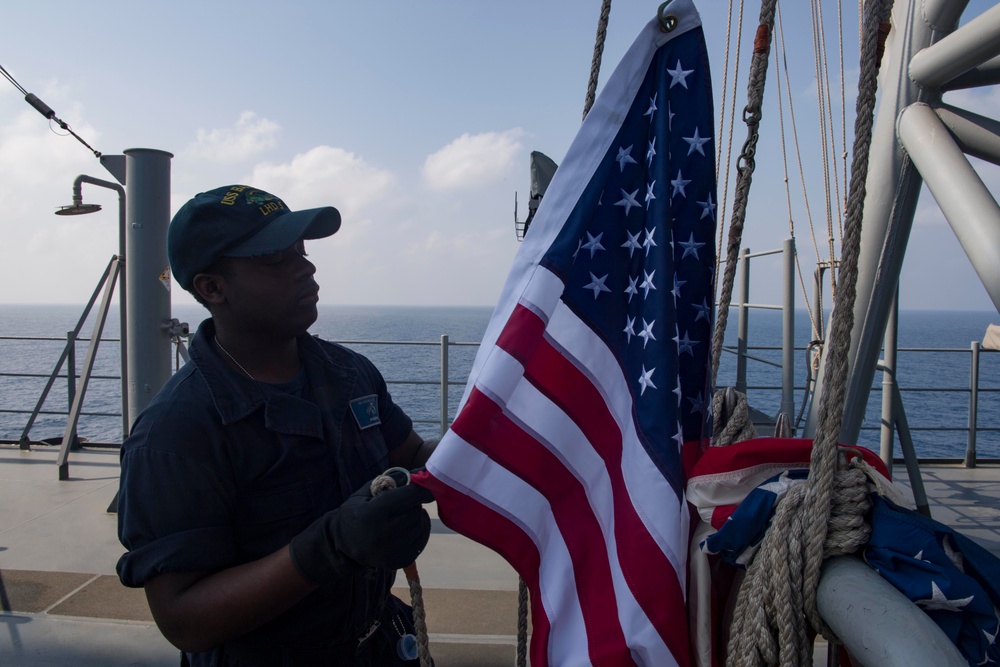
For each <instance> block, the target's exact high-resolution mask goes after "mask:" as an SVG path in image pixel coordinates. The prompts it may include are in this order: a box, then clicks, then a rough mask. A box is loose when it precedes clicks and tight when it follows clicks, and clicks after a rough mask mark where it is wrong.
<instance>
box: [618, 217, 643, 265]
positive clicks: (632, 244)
mask: <svg viewBox="0 0 1000 667" xmlns="http://www.w3.org/2000/svg"><path fill="white" fill-rule="evenodd" d="M626 215H628V214H627V213H626ZM625 234H626V235H627V236H628V239H627V240H626V241H625V243H623V244H622V245H621V247H622V248H625V249H627V250H628V256H629V257H631V256H632V253H633V252H635V251H636V250H638V249H639V248H641V247H642V244H640V243H639V234H642V230H641V229H640V230H639V231H637V232H636V233H635V234H633V233H632V232H630V231H627V230H626V231H625Z"/></svg>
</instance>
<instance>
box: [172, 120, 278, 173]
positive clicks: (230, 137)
mask: <svg viewBox="0 0 1000 667" xmlns="http://www.w3.org/2000/svg"><path fill="white" fill-rule="evenodd" d="M280 133H281V126H280V125H278V124H277V123H275V122H273V121H270V120H268V119H267V118H261V117H259V116H257V114H255V113H254V112H252V111H244V112H243V113H241V114H240V117H239V118H238V119H237V120H236V124H235V125H234V126H232V127H224V128H217V129H214V130H205V129H203V128H199V129H198V135H197V136H198V138H197V140H196V141H195V143H193V144H191V145H190V146H188V148H187V149H186V150H185V153H188V154H190V155H191V156H192V157H194V158H196V159H200V160H210V161H212V162H238V161H240V160H245V159H247V158H250V157H253V156H254V155H258V154H260V153H262V152H264V151H266V150H268V149H270V148H274V147H275V146H276V145H277V144H278V135H279V134H280Z"/></svg>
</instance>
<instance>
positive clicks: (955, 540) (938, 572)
mask: <svg viewBox="0 0 1000 667" xmlns="http://www.w3.org/2000/svg"><path fill="white" fill-rule="evenodd" d="M872 503H873V507H872V520H871V523H872V536H871V539H870V540H869V541H868V545H867V546H866V547H865V550H864V557H865V561H866V562H867V563H868V564H869V565H870V566H872V567H873V568H874V569H875V570H876V571H877V572H878V573H879V574H880V575H882V577H883V578H885V579H886V581H888V582H889V583H891V584H892V585H893V586H895V587H896V588H897V589H898V590H899V591H900V592H902V593H903V594H904V595H906V597H908V598H909V599H910V600H912V601H913V602H914V603H915V604H916V605H917V606H918V607H920V608H921V609H923V610H924V611H926V612H927V614H928V616H930V617H931V618H932V619H933V620H934V622H935V623H937V624H938V626H939V627H940V628H941V629H942V630H943V631H944V633H945V634H946V635H947V636H948V638H949V639H951V640H952V641H953V642H954V643H955V646H957V647H958V650H959V651H960V652H961V653H962V655H963V656H965V658H966V659H967V660H968V661H969V664H970V665H997V664H1000V646H997V635H998V634H1000V613H998V611H997V607H1000V559H998V558H997V557H996V556H994V555H993V554H991V553H990V552H988V551H986V550H985V549H983V548H982V547H980V546H979V545H978V544H976V543H975V542H973V541H972V540H970V539H969V538H967V537H965V536H964V535H962V534H961V533H957V532H955V531H953V530H952V529H951V528H948V527H947V526H945V525H943V524H941V523H938V522H937V521H934V520H932V519H929V518H927V517H924V516H921V515H919V514H917V513H916V512H912V511H910V510H907V509H905V508H902V507H899V506H897V505H894V504H892V503H891V502H889V501H887V500H885V499H884V498H880V497H878V496H872Z"/></svg>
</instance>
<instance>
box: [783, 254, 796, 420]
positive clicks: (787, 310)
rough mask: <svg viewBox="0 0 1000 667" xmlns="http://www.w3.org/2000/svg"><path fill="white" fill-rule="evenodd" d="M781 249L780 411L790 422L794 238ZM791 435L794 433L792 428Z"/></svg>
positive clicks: (793, 326)
mask: <svg viewBox="0 0 1000 667" xmlns="http://www.w3.org/2000/svg"><path fill="white" fill-rule="evenodd" d="M781 250H782V255H781V257H782V259H783V266H784V285H783V286H782V289H783V298H782V300H781V412H783V413H784V414H785V416H787V417H788V419H789V423H791V421H792V419H794V416H795V239H785V241H784V242H783V243H782V244H781ZM793 429H794V426H793ZM792 435H795V433H794V430H793V432H792Z"/></svg>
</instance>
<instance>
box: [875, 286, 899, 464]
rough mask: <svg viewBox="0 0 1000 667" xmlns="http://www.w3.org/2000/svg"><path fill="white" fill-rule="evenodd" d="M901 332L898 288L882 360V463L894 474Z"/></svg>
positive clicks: (886, 331) (887, 325)
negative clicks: (895, 406)
mask: <svg viewBox="0 0 1000 667" xmlns="http://www.w3.org/2000/svg"><path fill="white" fill-rule="evenodd" d="M898 332H899V290H898V289H897V290H896V298H895V299H893V301H892V309H891V310H890V311H889V322H888V323H887V324H886V327H885V344H884V346H883V347H884V351H883V353H882V354H883V357H882V358H883V361H882V430H881V442H880V445H881V446H880V448H879V450H880V453H881V456H882V463H884V464H885V467H886V468H887V469H888V470H889V474H890V475H891V474H892V445H893V436H894V435H895V431H894V427H895V424H896V412H895V409H894V403H893V400H892V397H893V392H894V391H895V388H896V348H897V346H898V337H897V336H898Z"/></svg>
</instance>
